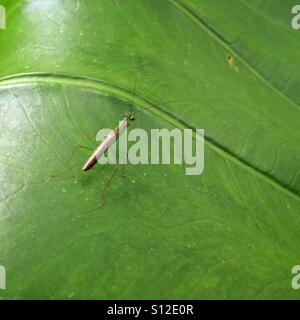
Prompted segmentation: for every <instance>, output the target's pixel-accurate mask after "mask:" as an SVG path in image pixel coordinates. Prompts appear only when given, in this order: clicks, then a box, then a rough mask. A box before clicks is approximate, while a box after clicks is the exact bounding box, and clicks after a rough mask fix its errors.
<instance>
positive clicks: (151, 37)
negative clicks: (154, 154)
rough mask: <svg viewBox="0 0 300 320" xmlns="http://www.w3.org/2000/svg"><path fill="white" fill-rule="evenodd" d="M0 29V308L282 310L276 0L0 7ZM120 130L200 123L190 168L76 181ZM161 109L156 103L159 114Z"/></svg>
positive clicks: (298, 188)
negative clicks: (134, 304) (1, 17)
mask: <svg viewBox="0 0 300 320" xmlns="http://www.w3.org/2000/svg"><path fill="white" fill-rule="evenodd" d="M0 4H2V5H4V6H5V8H6V10H7V28H6V29H5V30H0V78H1V80H0V114H1V117H0V150H1V152H0V163H1V165H0V190H1V193H0V197H1V200H0V264H1V265H3V266H5V268H6V271H7V290H1V291H0V296H1V297H3V298H14V299H15V298H17V299H24V298H26V299H28V298H34V299H41V298H45V299H67V298H71V299H86V298H92V299H147V298H148V299H149V298H150V299H154V298H157V299H206V298H208V299H228V298H231V299H250V298H251V299H254V298H255V299H276V298H283V299H285V298H292V299H298V297H299V294H300V293H299V292H298V291H296V290H293V289H292V287H291V279H292V277H293V275H292V274H291V269H292V267H293V266H294V265H296V264H300V255H299V246H300V206H299V193H300V168H299V163H300V153H299V143H300V134H299V127H300V117H299V104H300V90H299V86H300V80H299V79H300V77H299V76H300V66H299V49H300V41H299V40H300V31H295V30H293V29H292V28H291V19H292V14H291V8H292V6H293V5H294V3H293V1H283V0H282V1H279V0H265V1H262V0H251V1H250V0H249V1H240V0H228V1H225V0H203V1H200V0H198V1H196V0H189V1H188V0H170V1H167V0H123V1H121V0H115V1H112V0H101V1H84V0H77V1H74V0H31V1H25V0H24V1H20V0H9V1H0ZM136 78H137V85H136V93H137V98H136V100H135V102H136V105H137V106H138V107H139V108H144V109H145V110H146V111H145V112H142V113H140V114H139V115H137V120H136V122H135V126H136V127H140V128H143V129H145V130H147V131H148V132H150V129H151V128H180V129H183V128H204V129H205V169H204V172H203V174H202V175H199V176H185V174H184V166H180V165H170V166H167V165H156V166H154V165H151V166H150V165H148V166H147V165H137V166H134V165H128V166H126V169H125V174H126V177H125V178H123V177H121V176H120V175H119V174H118V175H117V177H116V178H115V179H114V181H113V183H112V185H111V188H110V189H109V190H108V191H107V193H106V196H105V205H104V207H103V208H99V207H98V198H99V192H100V190H101V189H102V187H103V184H104V183H105V182H106V181H107V180H108V179H109V177H110V176H111V174H112V172H113V168H112V167H111V166H96V167H95V168H94V169H93V170H91V171H89V172H86V173H84V172H82V171H81V165H82V163H83V162H84V160H85V159H86V157H87V156H88V155H89V152H88V151H87V150H86V151H80V152H78V154H77V155H76V157H75V159H74V161H72V163H71V165H70V167H69V168H67V170H66V172H65V174H64V175H63V176H62V177H58V178H52V177H51V175H52V174H53V173H54V172H56V171H57V169H58V168H61V167H62V166H63V164H64V162H65V161H66V159H67V158H68V156H69V155H70V153H71V152H72V150H73V149H74V147H75V146H76V145H77V144H85V145H90V146H91V147H95V146H96V141H95V139H94V138H89V136H90V135H91V134H93V133H94V132H95V131H96V130H98V129H100V128H104V127H108V128H113V127H115V126H116V124H117V123H118V121H119V119H120V112H122V111H128V109H129V108H130V103H131V101H132V96H133V90H134V86H135V79H136ZM167 102H168V103H167Z"/></svg>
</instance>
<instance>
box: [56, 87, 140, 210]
mask: <svg viewBox="0 0 300 320" xmlns="http://www.w3.org/2000/svg"><path fill="white" fill-rule="evenodd" d="M135 95H136V81H135V88H134V93H133V99H132V102H131V107H130V111H129V112H122V113H121V115H123V116H124V118H123V120H121V121H120V122H119V125H118V126H117V127H116V128H115V129H114V130H112V131H111V133H110V134H108V135H107V136H106V138H105V139H104V140H103V141H102V142H101V143H100V144H99V146H98V147H97V148H96V149H95V150H94V151H93V153H92V154H91V155H90V157H89V158H88V159H87V160H86V161H85V163H84V164H83V166H82V170H83V171H88V170H90V169H91V168H93V167H94V166H95V164H96V163H97V162H98V160H99V159H100V158H101V157H102V156H103V155H104V153H105V152H106V151H107V150H108V149H109V148H110V147H111V146H112V145H113V144H114V143H115V142H116V140H117V139H118V138H119V136H120V135H121V134H122V132H123V130H124V129H125V128H126V127H128V126H129V124H130V123H131V122H132V121H134V120H135V118H134V114H135V113H138V112H140V111H144V109H141V110H138V111H137V112H135V113H133V112H132V109H133V105H134V98H135ZM79 148H83V149H89V150H90V149H91V148H89V147H86V146H83V145H78V146H77V147H76V148H75V149H74V151H73V152H72V154H71V156H70V157H69V159H68V160H67V162H66V164H65V167H67V166H68V165H69V163H70V162H71V160H72V158H73V156H74V155H75V153H76V152H77V151H78V149H79ZM123 168H124V165H123ZM118 169H119V167H118V166H117V167H116V168H115V170H114V172H113V174H112V176H111V177H110V179H109V180H108V181H107V182H106V184H105V186H104V188H103V190H102V191H101V193H100V197H99V206H100V207H102V206H103V196H104V193H105V191H106V189H107V188H108V187H109V185H110V183H111V182H112V180H113V178H114V176H115V174H116V173H117V171H118ZM60 175H61V173H59V174H56V175H53V177H57V176H60ZM123 176H124V175H123Z"/></svg>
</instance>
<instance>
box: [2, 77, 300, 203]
mask: <svg viewBox="0 0 300 320" xmlns="http://www.w3.org/2000/svg"><path fill="white" fill-rule="evenodd" d="M31 83H47V84H51V83H53V84H62V85H70V86H75V87H81V88H82V87H84V88H88V89H93V90H95V91H97V92H102V93H108V94H111V95H113V96H115V97H117V98H119V99H123V100H126V101H132V98H133V96H134V95H135V100H134V101H135V104H136V105H138V106H139V107H141V108H144V109H146V110H148V111H150V112H151V113H152V114H154V115H156V116H158V117H160V118H161V119H162V120H165V121H167V122H168V123H170V124H172V125H173V126H175V127H177V128H179V129H185V128H190V129H196V128H195V127H194V126H191V125H190V124H188V123H187V122H185V121H184V120H182V119H180V118H178V117H176V116H175V115H173V114H172V113H170V112H168V111H166V110H164V109H162V108H161V106H160V105H159V104H158V103H156V102H154V101H152V100H150V99H148V98H147V97H145V96H143V95H141V94H139V93H138V92H136V93H134V92H132V91H131V90H129V89H127V88H124V87H121V86H118V85H116V84H112V83H108V82H105V81H103V80H99V79H93V78H88V77H81V76H72V75H64V74H55V73H29V74H19V75H14V76H11V77H6V78H2V79H0V88H2V89H6V88H7V89H8V88H11V87H14V86H19V85H24V84H31ZM204 143H205V145H206V146H207V147H209V148H210V149H212V150H214V151H215V152H217V153H218V154H219V155H221V156H222V157H223V158H226V159H228V160H230V161H232V162H234V163H235V164H237V165H239V166H240V167H242V168H244V169H245V170H247V171H248V172H250V173H252V174H254V175H255V176H257V177H259V178H260V179H263V180H264V181H266V182H267V183H268V184H270V185H272V186H274V187H275V188H277V189H279V190H281V191H282V192H284V193H285V194H288V195H289V196H291V197H292V198H294V199H296V200H298V201H299V200H300V195H299V194H298V193H296V192H295V191H294V190H291V189H290V188H289V187H288V185H286V184H284V183H283V182H282V181H280V180H279V179H277V178H276V177H274V176H273V175H271V174H269V173H268V172H265V171H263V170H261V169H259V168H258V167H255V166H253V165H252V164H251V163H249V162H247V161H246V160H245V159H243V158H240V157H238V156H237V155H236V154H234V153H233V152H231V151H230V150H229V149H227V148H226V147H224V146H222V145H220V144H218V143H216V141H214V140H213V139H211V138H210V137H209V136H207V135H205V139H204Z"/></svg>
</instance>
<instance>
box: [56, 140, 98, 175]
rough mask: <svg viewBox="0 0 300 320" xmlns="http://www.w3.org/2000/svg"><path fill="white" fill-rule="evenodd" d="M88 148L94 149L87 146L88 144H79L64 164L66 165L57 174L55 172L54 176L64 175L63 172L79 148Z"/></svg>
mask: <svg viewBox="0 0 300 320" xmlns="http://www.w3.org/2000/svg"><path fill="white" fill-rule="evenodd" d="M80 148H81V149H87V150H93V148H90V147H87V146H84V145H81V144H79V145H77V146H76V147H75V148H74V150H73V152H72V153H71V155H70V157H69V159H68V160H67V161H66V163H65V164H64V166H63V167H62V169H61V170H60V171H58V172H57V173H56V174H53V175H52V177H59V176H62V175H63V173H64V170H65V169H66V168H67V167H68V166H69V164H70V162H71V160H72V159H73V157H74V156H75V154H76V152H77V151H78V150H79V149H80Z"/></svg>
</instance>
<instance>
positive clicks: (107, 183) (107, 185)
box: [99, 166, 119, 208]
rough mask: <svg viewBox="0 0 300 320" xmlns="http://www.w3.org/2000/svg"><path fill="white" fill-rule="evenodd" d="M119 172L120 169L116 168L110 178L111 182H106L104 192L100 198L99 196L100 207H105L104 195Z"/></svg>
mask: <svg viewBox="0 0 300 320" xmlns="http://www.w3.org/2000/svg"><path fill="white" fill-rule="evenodd" d="M118 170H119V167H118V166H116V167H115V168H114V172H113V174H112V175H111V177H110V178H109V180H108V181H107V182H106V184H105V186H104V187H103V189H102V191H101V192H100V196H99V207H100V208H101V207H102V206H103V196H104V193H105V191H106V189H107V188H108V187H109V186H110V184H111V182H112V180H113V178H114V176H115V175H116V173H117V171H118Z"/></svg>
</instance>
